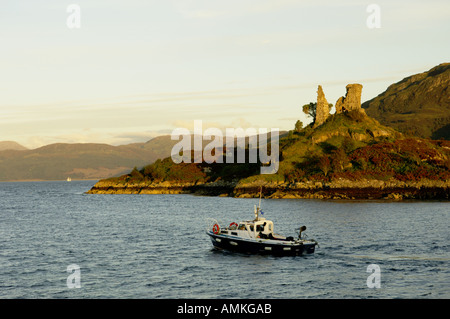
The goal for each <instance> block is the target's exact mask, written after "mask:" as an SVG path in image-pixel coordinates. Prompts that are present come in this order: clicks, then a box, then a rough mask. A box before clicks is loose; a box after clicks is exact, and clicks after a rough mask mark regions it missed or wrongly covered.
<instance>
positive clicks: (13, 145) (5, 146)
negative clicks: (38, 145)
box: [0, 141, 27, 151]
mask: <svg viewBox="0 0 450 319" xmlns="http://www.w3.org/2000/svg"><path fill="white" fill-rule="evenodd" d="M5 150H16V151H23V150H27V148H26V147H25V146H22V145H20V144H19V143H17V142H13V141H0V151H5Z"/></svg>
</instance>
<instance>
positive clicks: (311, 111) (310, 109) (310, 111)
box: [302, 102, 317, 121]
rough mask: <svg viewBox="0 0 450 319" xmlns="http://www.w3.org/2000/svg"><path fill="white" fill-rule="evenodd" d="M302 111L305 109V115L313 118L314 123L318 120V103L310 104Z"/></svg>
mask: <svg viewBox="0 0 450 319" xmlns="http://www.w3.org/2000/svg"><path fill="white" fill-rule="evenodd" d="M302 109H303V113H305V114H306V115H308V116H310V117H312V119H313V121H315V120H316V109H317V103H314V102H310V103H309V104H305V105H303V107H302Z"/></svg>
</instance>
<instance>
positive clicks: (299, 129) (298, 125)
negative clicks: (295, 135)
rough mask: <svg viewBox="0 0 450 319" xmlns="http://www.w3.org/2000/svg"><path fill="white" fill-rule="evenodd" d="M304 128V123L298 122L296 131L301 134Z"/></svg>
mask: <svg viewBox="0 0 450 319" xmlns="http://www.w3.org/2000/svg"><path fill="white" fill-rule="evenodd" d="M302 128H303V123H302V121H300V120H298V121H297V122H295V131H296V132H300V131H301V130H302Z"/></svg>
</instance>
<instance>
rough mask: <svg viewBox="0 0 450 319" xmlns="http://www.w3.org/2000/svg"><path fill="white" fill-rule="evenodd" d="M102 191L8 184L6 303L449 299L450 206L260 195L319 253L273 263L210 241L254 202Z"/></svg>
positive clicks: (1, 272) (2, 251)
mask: <svg viewBox="0 0 450 319" xmlns="http://www.w3.org/2000/svg"><path fill="white" fill-rule="evenodd" d="M94 183H95V181H72V182H28V183H0V298H3V299H5V298H152V299H155V298H211V299H212V298H214V299H219V298H243V299H247V298H258V299H259V298H261V299H265V298H271V299H273V298H274V299H278V298H280V299H281V298H283V299H296V298H355V299H356V298H407V299H409V298H439V299H441V298H449V297H450V267H449V265H450V232H449V217H450V210H449V208H450V206H449V203H448V202H438V201H425V202H424V201H405V202H374V201H357V202H352V201H322V200H286V199H283V200H268V199H263V200H262V208H263V211H264V212H265V217H266V218H268V219H271V220H273V221H274V223H275V231H276V232H277V233H280V234H284V235H295V228H298V227H299V226H302V225H306V226H307V231H306V233H307V235H308V236H309V238H314V239H316V240H317V241H318V242H319V245H320V246H319V248H317V250H316V253H315V254H313V255H307V256H298V257H272V256H254V255H245V254H238V253H229V252H223V251H217V250H214V249H213V248H212V244H211V242H210V239H209V237H208V236H207V235H206V234H205V227H206V224H207V223H206V220H207V219H208V218H216V219H219V220H221V221H222V222H223V224H224V225H228V224H229V223H231V222H233V221H239V220H244V219H245V220H246V219H251V218H253V207H254V205H255V204H258V200H257V199H236V198H221V197H201V196H192V195H87V194H85V192H86V191H87V190H89V188H90V187H91V186H93V185H94ZM70 265H75V267H78V268H75V270H73V271H70V272H68V270H67V268H68V266H70ZM374 265H375V266H374ZM368 267H369V272H368ZM373 267H375V268H373ZM76 269H78V270H76ZM371 269H378V271H376V272H375V273H373V272H372V271H371ZM370 276H372V277H370ZM368 277H370V278H371V279H370V280H369V286H372V288H369V286H368ZM68 278H69V280H68ZM78 279H79V281H77V280H78ZM77 283H79V284H80V288H73V286H74V285H75V284H77ZM374 283H379V287H380V288H376V287H373V286H374ZM69 286H70V287H72V288H69Z"/></svg>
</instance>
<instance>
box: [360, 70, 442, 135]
mask: <svg viewBox="0 0 450 319" xmlns="http://www.w3.org/2000/svg"><path fill="white" fill-rule="evenodd" d="M449 86H450V63H442V64H440V65H438V66H436V67H434V68H432V69H430V70H429V71H427V72H423V73H419V74H415V75H412V76H409V77H407V78H404V79H403V80H401V81H400V82H397V83H395V84H392V85H391V86H389V87H388V88H387V90H386V91H385V92H383V93H381V94H380V95H378V96H377V97H375V98H373V99H371V100H369V101H367V102H365V103H363V104H362V108H364V109H365V110H366V113H367V115H369V116H371V117H373V118H375V119H377V120H378V121H379V122H380V123H381V124H383V125H387V126H390V127H393V128H395V129H396V130H398V131H400V132H402V133H406V134H410V135H416V136H419V137H422V138H431V139H447V140H450V88H449Z"/></svg>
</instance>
